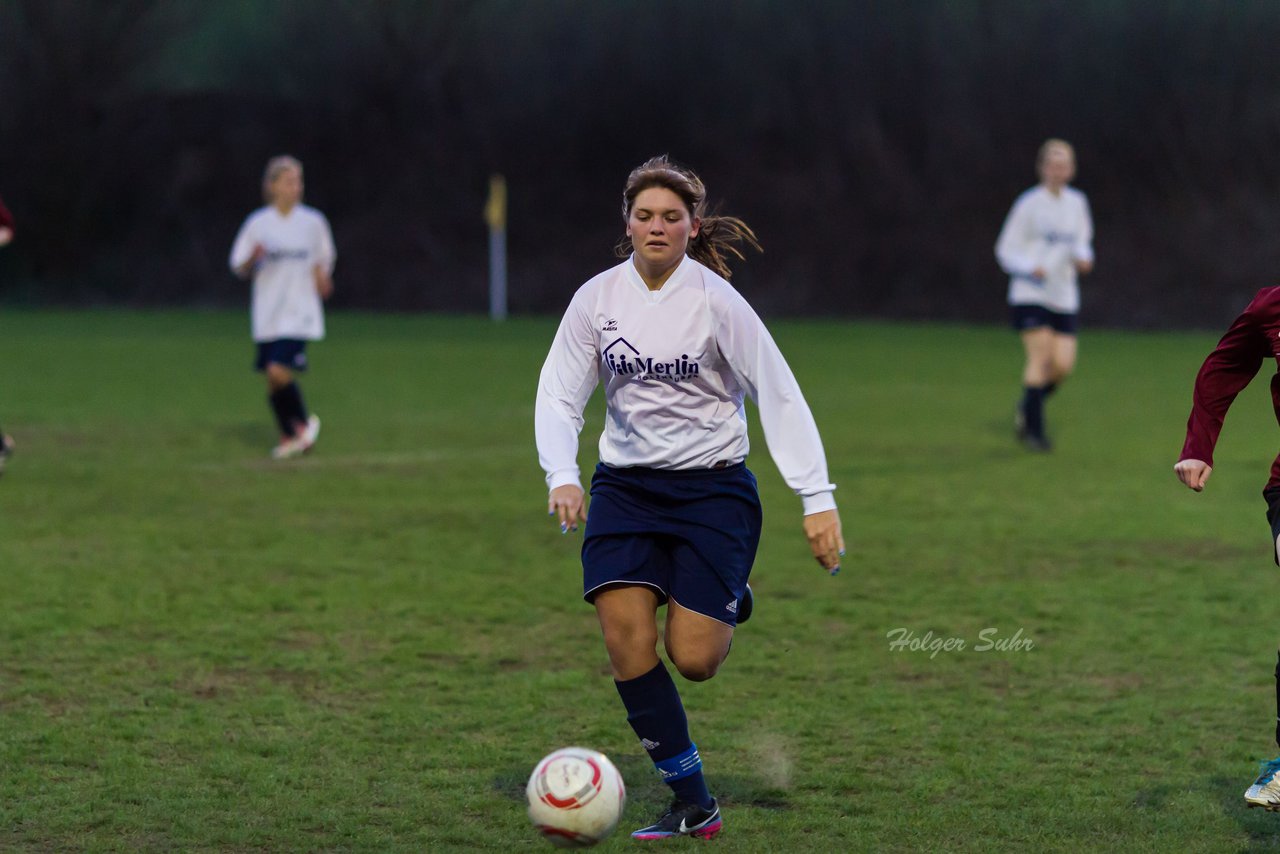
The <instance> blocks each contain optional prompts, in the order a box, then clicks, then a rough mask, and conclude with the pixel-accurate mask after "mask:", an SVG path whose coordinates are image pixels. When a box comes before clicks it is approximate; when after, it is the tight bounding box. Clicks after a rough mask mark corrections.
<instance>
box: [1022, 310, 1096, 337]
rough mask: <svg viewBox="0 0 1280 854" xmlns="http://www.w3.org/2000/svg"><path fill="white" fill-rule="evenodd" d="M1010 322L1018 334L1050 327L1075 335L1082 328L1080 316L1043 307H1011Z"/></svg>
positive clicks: (1064, 333) (1056, 330)
mask: <svg viewBox="0 0 1280 854" xmlns="http://www.w3.org/2000/svg"><path fill="white" fill-rule="evenodd" d="M1009 320H1010V322H1011V323H1012V324H1013V328H1014V329H1015V330H1017V331H1018V332H1025V331H1026V330H1028V329H1039V328H1041V327H1043V326H1048V327H1049V328H1050V329H1052V330H1053V331H1054V332H1060V333H1062V334H1063V335H1075V334H1076V330H1077V329H1079V328H1080V315H1078V314H1063V313H1062V312H1060V311H1054V310H1053V309H1051V308H1045V307H1044V306H1042V305H1011V306H1009Z"/></svg>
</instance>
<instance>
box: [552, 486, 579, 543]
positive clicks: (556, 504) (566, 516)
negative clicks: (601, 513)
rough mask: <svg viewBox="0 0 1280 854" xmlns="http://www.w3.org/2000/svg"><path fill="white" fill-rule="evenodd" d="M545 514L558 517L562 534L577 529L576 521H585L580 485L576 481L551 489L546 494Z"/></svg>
mask: <svg viewBox="0 0 1280 854" xmlns="http://www.w3.org/2000/svg"><path fill="white" fill-rule="evenodd" d="M547 515H548V516H558V517H559V520H560V533H562V534H567V533H569V532H570V531H576V530H578V523H579V522H585V521H587V506H586V504H585V503H584V499H583V495H582V487H581V486H578V485H577V484H576V483H566V484H564V485H563V486H557V487H556V488H555V489H553V490H551V494H550V495H548V496H547Z"/></svg>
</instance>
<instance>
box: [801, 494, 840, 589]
mask: <svg viewBox="0 0 1280 854" xmlns="http://www.w3.org/2000/svg"><path fill="white" fill-rule="evenodd" d="M804 535H805V536H806V537H807V538H808V539H809V548H810V549H811V550H812V551H813V557H814V559H815V560H817V561H818V563H819V564H821V565H822V568H823V569H825V570H826V571H827V572H829V573H831V574H832V575H835V574H836V573H837V572H839V571H840V558H841V557H842V556H843V555H844V535H842V534H841V533H840V511H839V510H823V511H822V512H821V513H814V514H812V515H809V516H805V517H804Z"/></svg>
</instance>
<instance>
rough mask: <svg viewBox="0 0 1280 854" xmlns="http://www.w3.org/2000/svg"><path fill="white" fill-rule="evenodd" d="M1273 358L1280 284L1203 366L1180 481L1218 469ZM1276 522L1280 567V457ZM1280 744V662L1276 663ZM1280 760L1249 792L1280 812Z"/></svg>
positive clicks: (1198, 480) (1272, 516) (1201, 481)
mask: <svg viewBox="0 0 1280 854" xmlns="http://www.w3.org/2000/svg"><path fill="white" fill-rule="evenodd" d="M1268 357H1271V358H1275V359H1277V360H1278V363H1280V287H1272V288H1263V289H1262V290H1260V291H1258V295H1257V296H1255V297H1254V298H1253V302H1251V303H1249V306H1248V307H1247V308H1246V309H1245V310H1244V313H1243V314H1241V315H1240V316H1239V317H1237V318H1236V320H1235V322H1234V323H1232V324H1231V327H1230V328H1229V329H1228V330H1227V334H1226V335H1224V336H1222V340H1221V341H1219V342H1218V346H1217V347H1216V348H1215V349H1214V351H1213V352H1212V353H1210V354H1209V357H1208V358H1207V359H1205V360H1204V364H1203V365H1202V366H1201V367H1200V373H1198V374H1197V375H1196V384H1195V390H1194V392H1193V393H1192V401H1191V417H1190V418H1188V419H1187V438H1186V441H1185V442H1184V443H1183V445H1182V455H1181V456H1180V457H1179V458H1178V463H1177V465H1175V466H1174V467H1173V470H1174V472H1175V473H1176V474H1177V475H1178V479H1179V480H1180V481H1182V482H1183V483H1184V484H1186V485H1187V486H1189V487H1190V488H1191V489H1193V490H1195V491H1196V492H1200V491H1201V490H1203V489H1204V486H1205V483H1206V482H1207V481H1208V480H1209V475H1210V473H1212V472H1213V449H1214V447H1215V446H1216V445H1217V443H1218V434H1219V432H1221V430H1222V422H1223V421H1224V420H1225V419H1226V417H1227V410H1228V409H1229V408H1230V407H1231V402H1232V401H1233V400H1235V399H1236V395H1237V394H1239V393H1240V392H1241V390H1243V389H1244V387H1245V386H1247V385H1248V384H1249V381H1250V380H1252V379H1253V378H1254V376H1255V375H1256V374H1257V373H1258V369H1259V368H1260V367H1261V366H1262V363H1263V361H1264V360H1265V359H1267V358H1268ZM1271 400H1272V404H1273V406H1274V408H1275V411H1276V418H1277V419H1280V373H1277V374H1276V375H1275V376H1273V377H1272V378H1271ZM1262 497H1263V498H1264V499H1265V500H1266V502H1267V521H1268V522H1269V523H1270V524H1271V542H1272V546H1273V550H1272V558H1274V560H1275V562H1276V564H1277V565H1280V457H1277V458H1276V460H1275V462H1274V463H1272V464H1271V477H1270V478H1269V479H1268V480H1267V485H1266V487H1265V488H1264V489H1263V490H1262ZM1276 743H1277V744H1280V661H1277V664H1276ZM1278 775H1280V758H1277V759H1273V760H1271V761H1270V762H1264V763H1262V773H1261V774H1259V775H1258V778H1257V779H1256V780H1255V781H1254V782H1253V785H1251V786H1250V787H1249V788H1248V790H1247V791H1245V793H1244V801H1245V803H1246V804H1248V805H1249V806H1251V807H1265V808H1266V809H1268V810H1271V811H1272V812H1280V776H1278Z"/></svg>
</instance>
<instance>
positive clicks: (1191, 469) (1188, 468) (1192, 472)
mask: <svg viewBox="0 0 1280 854" xmlns="http://www.w3.org/2000/svg"><path fill="white" fill-rule="evenodd" d="M1173 471H1174V473H1175V474H1177V475H1178V480H1180V481H1182V482H1183V483H1185V484H1186V485H1187V486H1189V487H1191V488H1192V489H1194V490H1195V491H1196V492H1200V491H1201V490H1202V489H1204V484H1205V481H1207V480H1208V479H1209V475H1210V474H1212V473H1213V466H1211V465H1209V464H1208V463H1206V462H1205V461H1204V460H1178V464H1177V465H1175V466H1174V467H1173Z"/></svg>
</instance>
